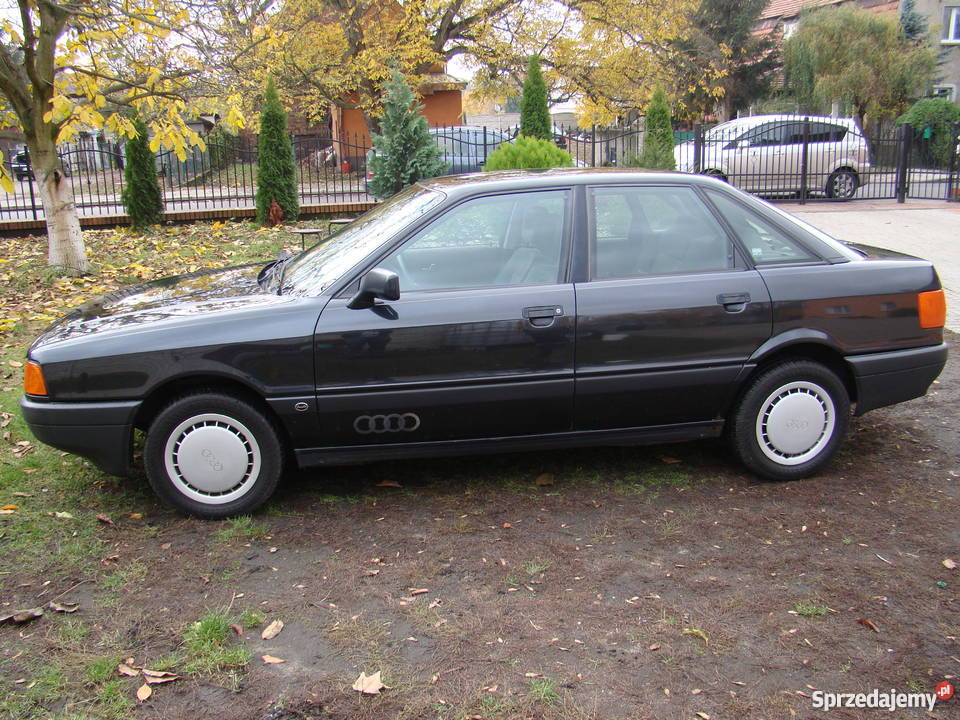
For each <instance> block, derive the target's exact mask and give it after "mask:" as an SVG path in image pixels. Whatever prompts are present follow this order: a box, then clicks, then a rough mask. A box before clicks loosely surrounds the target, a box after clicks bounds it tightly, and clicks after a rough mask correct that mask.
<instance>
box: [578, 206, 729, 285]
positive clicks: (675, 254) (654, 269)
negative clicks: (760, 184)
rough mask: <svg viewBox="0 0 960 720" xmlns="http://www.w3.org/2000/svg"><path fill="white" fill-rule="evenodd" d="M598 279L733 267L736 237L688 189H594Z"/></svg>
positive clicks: (596, 273)
mask: <svg viewBox="0 0 960 720" xmlns="http://www.w3.org/2000/svg"><path fill="white" fill-rule="evenodd" d="M591 200H592V221H593V277H594V278H596V279H610V278H626V277H639V276H643V275H663V274H669V273H693V272H710V271H716V270H727V269H729V268H732V267H734V265H735V256H734V252H733V247H732V245H731V243H730V239H729V238H728V237H727V234H726V233H725V232H724V230H723V228H722V227H721V225H720V223H718V222H717V220H716V218H714V217H713V215H712V214H711V213H710V211H709V210H708V209H707V208H706V206H705V205H704V204H703V202H702V201H701V200H700V198H699V197H698V196H697V194H696V193H695V192H694V191H693V190H692V189H691V188H688V187H598V188H593V189H592V190H591Z"/></svg>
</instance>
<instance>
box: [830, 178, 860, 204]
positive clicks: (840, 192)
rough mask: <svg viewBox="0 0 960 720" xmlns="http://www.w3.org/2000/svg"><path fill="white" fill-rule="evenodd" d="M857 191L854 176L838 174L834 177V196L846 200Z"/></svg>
mask: <svg viewBox="0 0 960 720" xmlns="http://www.w3.org/2000/svg"><path fill="white" fill-rule="evenodd" d="M856 191H857V186H856V182H855V181H854V179H853V175H851V174H850V173H848V172H842V173H838V174H837V175H834V176H833V196H834V197H840V198H846V197H850V196H851V195H853V194H854V193H855V192H856Z"/></svg>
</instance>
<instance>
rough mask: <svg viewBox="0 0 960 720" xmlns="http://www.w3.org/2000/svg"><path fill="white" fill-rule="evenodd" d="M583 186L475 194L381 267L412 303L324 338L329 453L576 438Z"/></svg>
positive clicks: (322, 378) (395, 304) (327, 312)
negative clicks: (575, 275) (571, 266)
mask: <svg viewBox="0 0 960 720" xmlns="http://www.w3.org/2000/svg"><path fill="white" fill-rule="evenodd" d="M570 208H571V202H570V190H569V189H560V190H544V191H538V192H525V193H505V194H495V195H486V196H481V197H474V198H471V199H468V200H465V201H463V202H461V203H459V204H458V205H456V206H454V207H452V208H451V209H449V210H447V211H446V212H445V213H443V214H442V215H441V216H440V217H439V218H437V219H435V220H433V221H432V222H430V223H429V224H428V225H427V226H426V227H424V228H422V229H420V230H419V231H417V232H416V233H414V234H413V235H412V236H411V237H409V238H408V239H407V240H405V241H404V242H403V243H402V244H400V246H399V247H396V248H395V249H393V250H392V251H391V252H389V253H388V254H386V255H385V256H384V257H382V258H380V259H379V260H378V261H376V262H375V263H374V264H375V265H376V266H377V267H379V268H383V269H387V270H390V271H392V272H395V273H397V275H398V276H399V281H400V297H399V299H398V300H396V301H392V302H381V303H378V304H377V305H375V306H374V307H372V308H365V309H351V308H349V307H348V306H347V305H348V302H349V299H350V296H351V294H352V291H353V290H355V288H356V285H357V283H356V282H355V283H354V284H353V286H352V287H351V288H349V289H348V291H347V292H344V293H341V294H340V296H338V297H336V298H334V299H332V300H331V301H330V303H329V304H328V305H327V307H326V308H325V309H324V310H323V313H322V314H321V316H320V320H319V322H318V325H317V331H316V335H315V349H316V352H315V357H316V390H317V408H318V413H319V416H320V417H319V420H320V427H321V428H322V431H321V432H322V436H323V437H322V442H323V443H324V444H326V445H339V446H343V445H372V444H385V443H402V442H435V441H449V440H465V439H472V438H478V439H479V438H491V437H510V436H517V435H530V434H538V433H549V432H559V431H567V430H570V428H571V426H572V423H573V415H572V413H573V358H574V352H573V351H574V341H575V337H574V332H575V326H576V323H575V319H576V309H575V296H574V290H573V285H572V283H571V282H570V281H569V280H568V278H567V274H568V269H567V265H568V260H567V258H568V257H569V250H568V247H569V235H570V227H571V221H570V212H571V209H570Z"/></svg>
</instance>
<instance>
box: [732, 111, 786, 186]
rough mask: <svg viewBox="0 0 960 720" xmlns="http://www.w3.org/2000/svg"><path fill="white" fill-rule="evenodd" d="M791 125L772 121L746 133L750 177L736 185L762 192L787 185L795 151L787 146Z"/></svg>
mask: <svg viewBox="0 0 960 720" xmlns="http://www.w3.org/2000/svg"><path fill="white" fill-rule="evenodd" d="M790 127H791V123H785V122H773V123H768V124H766V125H762V126H760V127H759V128H757V129H756V130H754V131H751V132H750V133H748V134H747V136H746V138H745V139H746V140H747V143H746V144H747V145H748V147H747V149H746V153H747V167H748V174H749V177H748V178H747V179H746V181H745V182H742V183H741V184H740V185H739V187H741V188H743V189H744V190H750V191H751V192H761V193H762V192H778V191H781V190H786V189H788V187H789V185H790V182H791V181H790V180H789V179H788V178H789V175H790V173H791V172H792V163H793V160H794V155H795V153H793V152H792V151H791V149H790V139H791V138H790ZM798 167H799V166H798ZM797 187H799V181H798V182H797Z"/></svg>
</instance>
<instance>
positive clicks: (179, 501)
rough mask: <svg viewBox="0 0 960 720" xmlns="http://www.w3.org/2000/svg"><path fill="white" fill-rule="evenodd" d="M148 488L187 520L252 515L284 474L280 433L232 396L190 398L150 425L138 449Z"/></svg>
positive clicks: (171, 404)
mask: <svg viewBox="0 0 960 720" xmlns="http://www.w3.org/2000/svg"><path fill="white" fill-rule="evenodd" d="M143 454H144V464H145V465H146V470H147V478H148V479H149V481H150V485H151V487H153V489H154V491H155V492H156V493H157V495H159V496H160V498H161V499H162V500H164V501H165V502H166V503H168V504H169V505H172V506H173V507H175V508H176V509H178V510H180V511H182V512H185V513H187V514H189V515H196V516H198V517H205V518H223V517H230V516H232V515H240V514H244V513H249V512H251V511H253V510H255V509H256V508H258V507H260V505H262V504H263V503H264V502H266V500H267V499H268V498H269V497H270V495H272V494H273V491H274V490H275V489H276V487H277V483H278V481H279V479H280V475H281V473H282V472H283V448H282V445H281V443H280V438H279V433H278V432H277V430H276V428H275V427H274V425H273V423H272V422H271V420H270V419H269V418H267V417H266V416H265V415H264V414H263V413H262V412H260V411H259V410H257V409H256V408H254V407H253V406H251V405H250V404H248V403H246V402H244V401H243V400H240V399H238V398H236V397H233V396H231V395H224V394H220V393H200V394H196V395H187V396H184V397H181V398H178V399H177V400H174V401H173V402H172V403H170V404H169V405H167V407H165V408H164V409H163V410H162V411H160V414H159V415H157V417H156V419H155V420H154V421H153V423H152V424H151V426H150V428H149V430H148V433H147V439H146V441H145V443H144V448H143Z"/></svg>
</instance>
